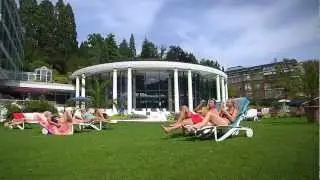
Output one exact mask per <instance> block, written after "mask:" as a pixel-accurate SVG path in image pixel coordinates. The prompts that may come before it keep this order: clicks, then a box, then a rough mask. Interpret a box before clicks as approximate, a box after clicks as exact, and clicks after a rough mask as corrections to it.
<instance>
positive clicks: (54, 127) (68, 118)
mask: <svg viewBox="0 0 320 180" xmlns="http://www.w3.org/2000/svg"><path fill="white" fill-rule="evenodd" d="M37 119H38V121H39V124H40V125H41V126H42V127H43V128H45V129H46V130H48V132H49V133H50V134H53V135H71V134H73V130H72V124H73V123H87V122H90V120H80V119H75V118H74V117H73V115H72V110H70V109H67V110H66V111H65V112H64V113H63V114H62V115H61V116H60V117H59V118H58V120H57V123H55V122H53V121H51V119H52V113H51V112H49V111H46V112H44V113H43V114H40V113H39V114H38V115H37Z"/></svg>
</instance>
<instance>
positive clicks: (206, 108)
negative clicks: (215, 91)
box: [161, 99, 238, 133]
mask: <svg viewBox="0 0 320 180" xmlns="http://www.w3.org/2000/svg"><path fill="white" fill-rule="evenodd" d="M237 114H238V109H237V108H236V106H235V101H234V100H233V99H228V100H227V101H226V104H225V105H224V104H222V105H221V107H220V110H218V109H217V107H216V101H215V100H214V99H210V100H208V103H207V104H205V103H201V104H200V105H198V106H197V107H196V108H195V109H194V112H191V111H189V108H188V107H187V106H182V107H181V108H180V114H179V117H178V119H177V120H176V121H175V122H174V123H172V124H170V125H169V126H163V125H162V126H161V127H162V128H163V130H164V132H166V133H170V132H172V131H174V130H176V129H184V128H185V127H187V130H189V131H192V130H193V131H195V130H197V129H200V128H202V127H204V126H207V125H214V126H226V125H229V124H231V123H232V122H233V120H234V119H235V117H236V116H237Z"/></svg>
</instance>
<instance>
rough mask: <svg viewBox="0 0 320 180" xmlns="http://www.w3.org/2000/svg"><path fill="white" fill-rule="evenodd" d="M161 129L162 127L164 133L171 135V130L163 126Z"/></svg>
mask: <svg viewBox="0 0 320 180" xmlns="http://www.w3.org/2000/svg"><path fill="white" fill-rule="evenodd" d="M161 127H162V129H163V131H164V132H165V133H166V134H168V133H169V130H168V128H167V127H165V126H164V125H161Z"/></svg>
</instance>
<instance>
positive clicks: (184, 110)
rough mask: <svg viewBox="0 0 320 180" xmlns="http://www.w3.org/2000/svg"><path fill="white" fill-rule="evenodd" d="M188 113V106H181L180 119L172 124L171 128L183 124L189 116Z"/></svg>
mask: <svg viewBox="0 0 320 180" xmlns="http://www.w3.org/2000/svg"><path fill="white" fill-rule="evenodd" d="M188 112H189V109H188V106H181V108H180V113H179V117H178V119H177V121H176V122H174V123H172V124H170V125H169V126H175V125H177V124H180V123H182V121H183V120H185V119H186V118H187V116H186V115H187V113H188Z"/></svg>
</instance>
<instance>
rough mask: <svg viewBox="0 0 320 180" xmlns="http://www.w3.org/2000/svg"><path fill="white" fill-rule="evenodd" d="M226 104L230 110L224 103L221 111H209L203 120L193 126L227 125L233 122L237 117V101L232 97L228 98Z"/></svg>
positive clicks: (196, 127)
mask: <svg viewBox="0 0 320 180" xmlns="http://www.w3.org/2000/svg"><path fill="white" fill-rule="evenodd" d="M226 106H227V108H228V110H225V107H224V106H223V105H222V106H221V110H220V112H219V113H218V112H216V111H211V112H209V113H207V115H206V116H205V118H204V119H203V121H202V122H200V123H198V124H195V125H194V126H193V128H195V129H199V128H202V127H203V126H206V125H214V126H226V125H229V124H231V123H232V122H233V120H234V119H235V117H236V115H237V113H238V110H237V108H236V107H235V102H234V100H232V99H229V100H227V102H226Z"/></svg>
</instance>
